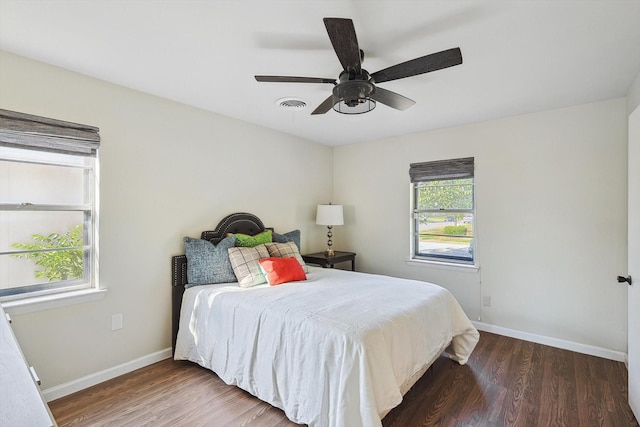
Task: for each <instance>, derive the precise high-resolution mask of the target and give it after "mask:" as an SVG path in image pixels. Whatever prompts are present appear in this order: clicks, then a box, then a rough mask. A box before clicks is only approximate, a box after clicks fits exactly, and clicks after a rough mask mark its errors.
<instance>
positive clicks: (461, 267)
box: [407, 259, 480, 273]
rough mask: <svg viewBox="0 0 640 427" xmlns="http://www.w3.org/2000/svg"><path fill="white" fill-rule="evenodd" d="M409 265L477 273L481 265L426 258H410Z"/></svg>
mask: <svg viewBox="0 0 640 427" xmlns="http://www.w3.org/2000/svg"><path fill="white" fill-rule="evenodd" d="M407 265H411V266H416V267H435V268H439V269H444V270H455V271H459V272H463V273H477V272H478V270H479V269H480V266H478V265H473V264H457V263H453V262H441V261H431V260H426V259H408V260H407Z"/></svg>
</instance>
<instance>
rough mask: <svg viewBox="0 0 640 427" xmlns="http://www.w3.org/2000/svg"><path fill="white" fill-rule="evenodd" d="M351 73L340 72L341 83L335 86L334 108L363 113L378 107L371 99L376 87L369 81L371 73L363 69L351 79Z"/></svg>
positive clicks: (341, 111) (351, 112)
mask: <svg viewBox="0 0 640 427" xmlns="http://www.w3.org/2000/svg"><path fill="white" fill-rule="evenodd" d="M349 74H350V73H345V72H343V73H341V74H340V83H338V84H337V85H336V86H334V88H333V109H334V110H335V111H337V112H338V113H343V114H361V113H366V112H369V111H371V110H373V109H374V108H376V102H375V101H374V100H373V99H371V95H372V94H373V93H374V92H375V90H376V87H375V86H374V85H373V83H371V82H369V81H368V80H369V79H368V77H369V74H368V73H367V72H366V71H365V70H362V74H361V75H360V76H358V78H356V79H353V80H349V77H350V75H349Z"/></svg>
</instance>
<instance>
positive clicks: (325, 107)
mask: <svg viewBox="0 0 640 427" xmlns="http://www.w3.org/2000/svg"><path fill="white" fill-rule="evenodd" d="M331 107H333V95H331V96H329V97H328V98H327V99H325V100H324V101H323V102H322V104H320V105H318V107H317V108H316V109H315V110H313V111H312V112H311V115H314V114H324V113H326V112H327V111H329V110H331Z"/></svg>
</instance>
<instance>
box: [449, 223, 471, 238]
mask: <svg viewBox="0 0 640 427" xmlns="http://www.w3.org/2000/svg"><path fill="white" fill-rule="evenodd" d="M444 234H448V235H450V236H466V235H467V227H465V226H464V225H448V226H446V227H444Z"/></svg>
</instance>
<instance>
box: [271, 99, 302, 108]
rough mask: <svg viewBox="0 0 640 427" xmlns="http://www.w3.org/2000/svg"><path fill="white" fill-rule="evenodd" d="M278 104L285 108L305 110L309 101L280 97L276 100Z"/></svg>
mask: <svg viewBox="0 0 640 427" xmlns="http://www.w3.org/2000/svg"><path fill="white" fill-rule="evenodd" d="M276 105H277V106H278V107H280V108H284V109H285V110H304V109H305V108H307V103H306V102H304V101H303V100H302V99H298V98H280V99H278V100H277V101H276Z"/></svg>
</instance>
